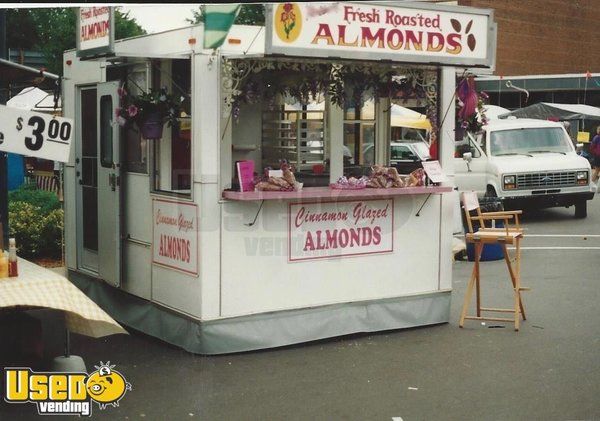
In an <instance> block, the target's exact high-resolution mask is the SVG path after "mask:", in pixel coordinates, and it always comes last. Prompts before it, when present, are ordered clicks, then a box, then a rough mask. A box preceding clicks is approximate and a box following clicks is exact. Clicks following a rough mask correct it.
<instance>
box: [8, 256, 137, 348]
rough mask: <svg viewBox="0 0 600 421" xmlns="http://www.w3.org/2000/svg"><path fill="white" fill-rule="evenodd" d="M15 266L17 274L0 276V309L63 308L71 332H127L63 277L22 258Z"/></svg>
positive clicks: (112, 333) (96, 333)
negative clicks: (29, 307) (22, 307)
mask: <svg viewBox="0 0 600 421" xmlns="http://www.w3.org/2000/svg"><path fill="white" fill-rule="evenodd" d="M18 265H19V276H17V277H14V278H0V309H2V308H10V307H16V306H32V307H46V308H52V309H56V310H62V311H64V313H65V321H66V327H67V328H68V329H69V330H70V331H71V332H75V333H79V334H81V335H86V336H91V337H94V338H100V337H103V336H108V335H114V334H116V333H127V331H125V330H124V329H123V328H122V327H121V326H120V325H119V324H118V323H117V322H116V321H115V320H113V319H112V318H111V317H110V316H109V315H108V314H106V312H105V311H104V310H102V309H101V308H100V307H98V305H97V304H96V303H94V302H93V301H92V300H90V299H89V298H88V297H87V296H86V295H85V294H84V293H83V292H81V291H80V290H79V289H78V288H77V287H76V286H75V285H73V284H72V283H71V282H69V280H68V279H67V278H65V277H64V276H61V275H59V274H57V273H55V272H52V271H51V270H48V269H45V268H43V267H41V266H38V265H36V264H33V263H31V262H28V261H27V260H23V259H19V263H18Z"/></svg>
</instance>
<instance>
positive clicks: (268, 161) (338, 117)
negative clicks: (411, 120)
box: [222, 58, 437, 189]
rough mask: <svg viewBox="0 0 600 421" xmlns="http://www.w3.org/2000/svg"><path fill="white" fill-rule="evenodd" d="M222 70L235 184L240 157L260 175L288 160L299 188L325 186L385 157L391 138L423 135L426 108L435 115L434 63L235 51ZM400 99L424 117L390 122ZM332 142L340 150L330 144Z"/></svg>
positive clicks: (425, 132) (357, 173)
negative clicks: (413, 123) (270, 55)
mask: <svg viewBox="0 0 600 421" xmlns="http://www.w3.org/2000/svg"><path fill="white" fill-rule="evenodd" d="M222 69H223V73H222V80H223V96H224V101H225V104H226V111H227V112H226V113H225V117H224V118H226V119H227V123H226V124H225V127H226V128H228V127H229V123H231V125H230V127H231V130H230V132H229V133H230V136H231V138H230V139H231V151H232V154H231V157H232V159H231V163H230V165H231V168H230V171H228V172H227V175H229V174H231V187H232V189H237V188H238V187H239V181H238V180H237V178H238V175H237V169H238V165H237V163H238V162H239V161H252V162H253V164H254V172H255V175H259V174H262V172H263V169H265V168H271V169H278V168H279V166H280V162H281V161H282V160H286V161H287V162H288V163H289V164H291V166H292V167H293V168H294V169H295V171H296V174H295V175H296V179H297V180H299V181H301V182H302V183H303V184H304V187H313V186H328V185H329V183H330V181H331V179H332V178H337V177H339V175H342V173H343V175H346V176H361V175H365V174H367V173H369V171H370V168H371V167H372V166H373V165H374V164H377V163H384V162H383V161H385V160H386V159H387V160H389V159H390V155H391V151H390V150H389V148H390V141H391V138H392V139H398V140H400V139H403V140H409V139H410V140H415V141H418V140H425V139H426V138H427V137H428V131H429V129H430V128H431V125H429V121H430V120H428V118H426V117H425V114H427V117H431V116H433V117H437V73H436V71H435V70H434V69H427V70H423V69H418V68H413V67H400V66H397V65H394V64H389V63H362V62H361V63H357V62H349V61H331V60H310V61H309V60H306V61H302V60H294V59H289V58H260V59H250V58H247V59H246V58H242V59H238V58H235V59H229V60H225V61H224V66H223V68H222ZM399 103H402V104H405V106H406V107H410V108H413V109H418V110H419V111H420V112H422V113H423V114H422V117H423V118H422V120H423V121H419V122H418V123H419V125H417V126H407V125H405V124H403V125H398V126H397V127H395V126H394V124H395V123H396V118H395V115H394V116H392V117H391V118H390V115H391V111H390V109H391V108H390V104H392V105H393V106H396V105H397V104H399ZM227 107H229V108H227ZM409 111H410V110H409ZM415 114H419V113H417V112H415ZM419 115H421V114H419ZM432 121H433V123H435V124H436V123H437V121H436V120H435V118H434V119H433V120H432ZM401 123H403V122H401ZM425 123H426V124H425ZM390 126H392V128H394V127H395V129H396V131H395V132H393V133H392V130H390ZM394 136H396V137H394ZM330 137H331V138H330ZM390 137H391V138H390ZM334 140H335V142H334ZM334 144H335V145H341V148H342V150H341V151H339V150H336V151H332V150H331V148H332V145H334ZM338 147H339V146H338ZM386 149H387V150H386ZM224 156H227V154H225V155H224ZM332 157H339V158H336V159H340V160H343V162H332V159H333V158H332ZM340 164H343V165H340ZM244 168H246V169H248V168H249V166H248V165H246V164H245V165H244ZM338 172H339V173H340V174H339V175H338ZM332 173H335V174H333V175H332ZM245 177H246V176H245Z"/></svg>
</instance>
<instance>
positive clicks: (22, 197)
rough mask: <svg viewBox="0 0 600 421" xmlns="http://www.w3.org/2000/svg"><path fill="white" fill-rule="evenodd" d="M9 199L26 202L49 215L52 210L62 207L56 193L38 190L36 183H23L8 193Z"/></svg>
mask: <svg viewBox="0 0 600 421" xmlns="http://www.w3.org/2000/svg"><path fill="white" fill-rule="evenodd" d="M8 201H9V203H12V202H26V203H29V204H31V205H32V206H35V207H37V208H39V210H40V213H41V214H42V215H48V214H49V213H50V212H51V211H53V210H56V209H60V202H59V200H58V197H57V196H56V194H55V193H52V192H49V191H45V190H38V188H37V186H36V185H35V184H23V185H22V186H21V187H19V188H18V189H17V190H13V191H11V192H9V193H8Z"/></svg>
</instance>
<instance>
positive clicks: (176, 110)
mask: <svg viewBox="0 0 600 421" xmlns="http://www.w3.org/2000/svg"><path fill="white" fill-rule="evenodd" d="M118 94H119V97H120V107H119V108H117V109H116V111H115V113H116V118H117V122H118V123H119V125H120V126H131V125H133V124H135V125H136V126H137V127H138V128H139V129H140V131H141V132H142V136H144V138H146V139H157V138H160V137H161V136H162V128H163V125H164V124H165V123H167V124H168V126H177V124H178V120H177V118H178V117H179V115H180V113H181V103H182V102H183V100H184V98H183V97H180V96H176V95H173V94H169V93H168V91H167V88H165V87H163V88H161V89H151V90H150V91H149V92H145V93H143V94H141V95H137V96H136V95H131V94H129V93H128V92H127V91H126V90H125V88H119V89H118Z"/></svg>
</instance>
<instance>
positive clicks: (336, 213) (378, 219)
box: [288, 199, 394, 262]
mask: <svg viewBox="0 0 600 421" xmlns="http://www.w3.org/2000/svg"><path fill="white" fill-rule="evenodd" d="M288 212H289V214H288V218H289V231H288V259H289V261H290V262H297V261H302V260H315V259H324V258H332V257H343V256H359V255H367V254H377V253H389V252H392V251H394V240H393V231H394V201H393V200H392V199H383V200H360V201H351V202H343V201H341V202H320V203H290V204H289V211H288Z"/></svg>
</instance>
